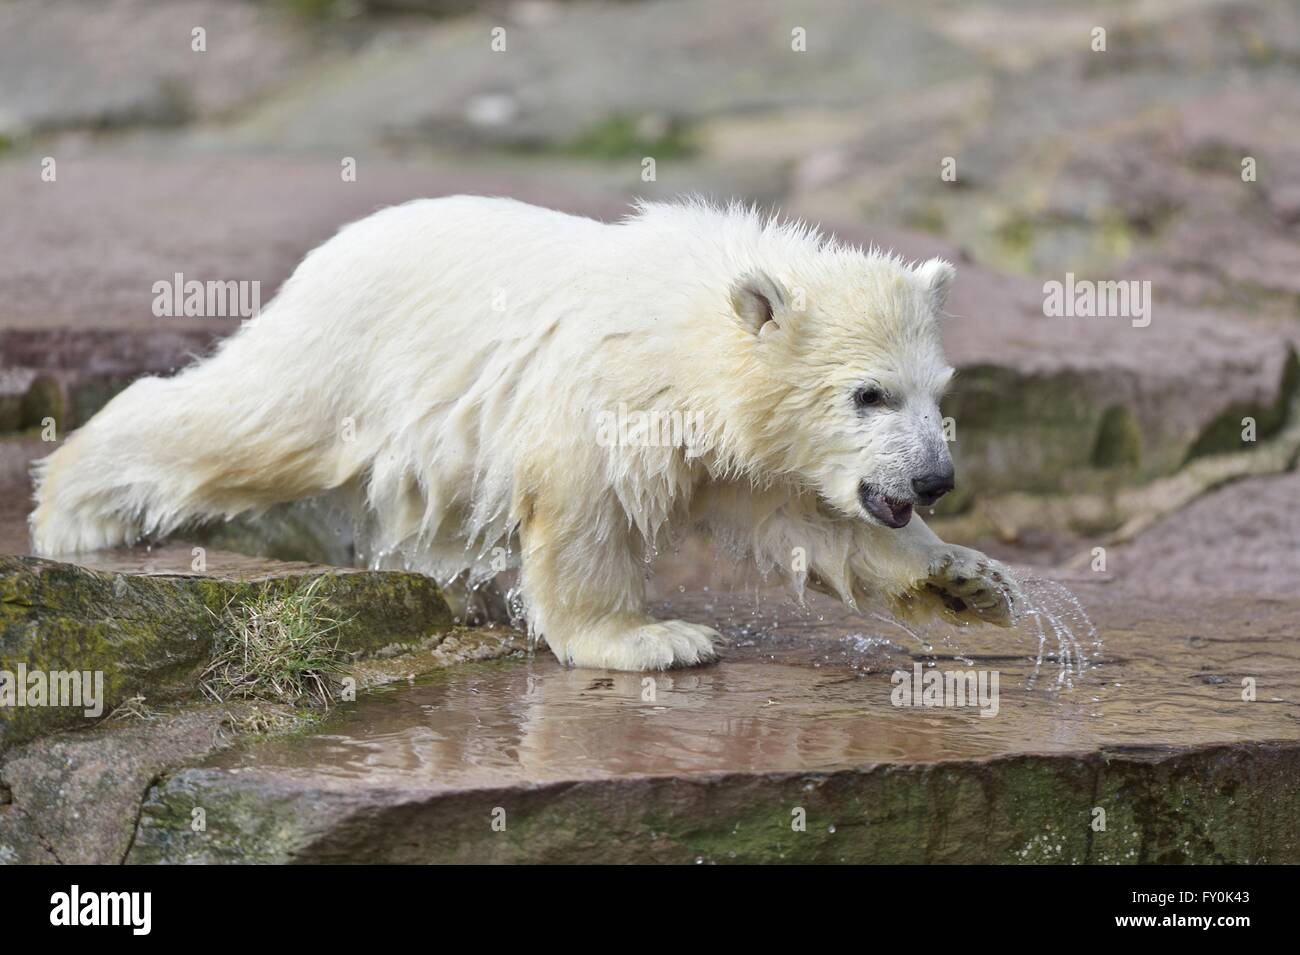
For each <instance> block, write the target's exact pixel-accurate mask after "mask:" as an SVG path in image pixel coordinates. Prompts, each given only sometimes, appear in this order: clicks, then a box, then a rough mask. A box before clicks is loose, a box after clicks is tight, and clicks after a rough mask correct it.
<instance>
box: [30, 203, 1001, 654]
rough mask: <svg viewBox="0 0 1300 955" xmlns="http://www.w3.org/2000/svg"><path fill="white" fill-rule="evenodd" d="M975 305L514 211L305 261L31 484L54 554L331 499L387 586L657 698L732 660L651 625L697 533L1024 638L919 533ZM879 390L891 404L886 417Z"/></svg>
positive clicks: (869, 254) (700, 240) (751, 239)
mask: <svg viewBox="0 0 1300 955" xmlns="http://www.w3.org/2000/svg"><path fill="white" fill-rule="evenodd" d="M952 278H953V270H952V267H951V266H949V265H948V264H947V263H944V262H940V261H938V260H931V261H929V262H926V263H924V264H921V265H918V266H915V267H911V266H908V265H907V264H905V263H904V262H902V261H900V260H899V259H897V258H895V257H892V256H889V255H885V254H882V253H879V252H876V251H864V250H861V249H857V248H851V247H847V246H844V245H841V244H839V243H837V242H835V241H833V240H830V239H828V238H827V237H825V236H823V235H822V234H820V233H819V232H817V231H816V230H814V229H811V228H809V227H807V226H805V225H802V224H800V223H792V222H784V221H780V220H777V219H774V218H770V217H767V216H763V215H760V214H758V213H757V212H755V211H754V210H751V209H747V208H744V207H740V206H731V207H727V208H717V207H714V206H710V205H707V204H704V203H699V202H686V203H678V204H644V205H641V206H639V207H638V208H637V210H636V211H635V213H634V214H633V215H631V216H630V217H629V218H627V219H626V220H624V221H622V222H619V223H615V224H606V223H601V222H597V221H594V220H591V219H585V218H580V217H576V216H570V215H565V214H562V213H559V212H553V211H550V210H547V209H541V208H537V207H534V206H529V205H525V204H523V203H519V202H515V201H512V200H508V199H490V198H482V197H472V196H455V197H449V198H442V199H426V200H419V201H415V202H410V203H407V204H405V205H401V206H395V207H392V208H389V209H385V210H382V211H380V212H378V213H376V214H374V215H372V216H370V217H369V218H366V219H363V220H361V221H360V222H356V223H353V224H351V225H349V226H347V227H345V228H344V229H342V230H341V231H340V232H339V233H338V235H336V236H335V237H334V238H332V239H330V240H329V241H327V242H326V243H324V244H323V245H321V246H320V247H319V248H317V249H315V250H314V251H312V252H311V253H310V254H309V255H308V256H307V257H306V258H305V259H304V260H303V262H302V263H301V264H300V265H299V267H298V268H297V270H296V271H295V272H294V273H293V275H292V277H291V278H290V279H289V280H288V281H287V282H286V283H285V285H284V287H283V288H282V289H281V290H280V292H279V294H278V295H277V297H276V298H275V300H274V301H273V302H271V303H270V304H269V305H268V306H267V308H266V309H265V310H264V311H263V313H262V314H261V315H260V316H259V317H258V318H257V319H256V320H254V321H252V322H250V323H248V324H247V325H246V326H245V327H244V328H243V329H241V330H240V331H239V332H238V333H236V334H235V335H233V336H232V337H230V338H229V339H227V340H226V341H225V342H224V343H223V344H222V345H221V346H220V348H219V349H218V350H217V351H216V353H215V354H213V355H212V356H211V357H209V358H207V359H205V360H202V361H200V362H198V363H196V364H195V365H193V366H191V367H189V368H187V369H185V370H183V371H182V372H181V373H179V374H177V375H176V376H174V377H172V378H144V379H141V380H139V381H137V382H135V383H134V384H133V385H131V387H129V388H128V389H126V390H125V391H124V392H122V393H121V394H119V395H118V396H117V397H116V398H114V399H113V400H112V401H111V402H110V403H109V404H108V405H107V406H106V407H105V408H104V409H103V410H102V411H101V412H100V413H99V414H98V415H96V416H95V417H94V418H93V419H92V420H91V421H90V422H88V423H87V424H86V425H85V426H84V427H83V428H81V429H80V430H79V431H77V432H76V433H74V434H73V435H72V436H71V437H70V439H69V440H68V441H67V442H66V443H65V444H64V445H63V446H62V447H61V448H59V449H58V450H57V451H55V452H54V453H53V454H52V455H50V456H49V457H48V458H46V459H44V460H43V461H41V462H39V464H38V466H37V480H38V490H37V494H36V501H37V506H36V509H35V511H34V513H33V514H32V517H31V527H32V535H33V541H34V545H35V548H36V550H37V552H39V553H42V554H68V553H74V552H78V551H85V550H92V549H98V548H104V547H111V546H115V545H119V544H123V543H130V542H133V541H136V540H139V539H142V538H158V537H162V536H165V535H167V534H169V533H172V532H173V531H175V530H177V529H178V528H180V527H182V526H184V525H186V524H189V523H192V522H197V521H210V520H213V519H223V518H230V517H233V516H235V515H238V514H243V513H246V512H257V511H259V510H263V509H265V508H267V507H268V506H270V505H273V504H276V503H279V502H284V501H291V500H297V499H302V498H309V497H314V496H319V495H321V494H324V493H326V492H330V493H332V494H334V495H335V496H338V497H340V498H342V499H345V500H347V501H349V502H350V505H351V506H352V507H353V508H354V510H355V513H356V514H357V517H358V520H359V521H360V522H361V523H362V525H363V527H364V536H365V540H366V541H367V544H368V548H369V553H370V556H371V558H372V560H373V561H374V562H375V563H376V565H383V566H393V565H400V566H406V567H409V568H412V569H415V570H420V571H423V572H427V573H430V574H433V575H435V576H437V577H438V578H439V579H441V580H443V581H446V580H450V579H452V578H455V577H457V576H461V577H464V576H465V575H467V574H468V575H469V576H471V577H473V578H474V579H476V580H481V579H485V578H487V577H490V576H492V575H493V574H495V573H497V572H499V571H500V570H502V569H503V568H504V567H510V568H518V570H519V572H520V581H519V587H520V594H521V597H522V611H523V613H524V614H525V616H526V617H527V620H528V623H529V626H530V628H531V629H532V630H533V632H534V633H536V634H539V635H540V636H541V637H543V638H545V640H546V642H547V643H548V645H549V646H550V647H551V649H552V650H553V651H554V652H555V654H556V656H557V657H559V659H560V660H561V661H562V662H564V663H567V664H573V665H583V666H604V667H613V668H618V669H632V670H635V669H661V668H665V667H669V666H675V665H689V664H695V663H699V662H703V661H706V660H709V659H711V658H712V657H713V656H714V649H713V648H714V642H715V640H716V638H717V634H716V633H714V632H713V631H712V630H710V629H709V628H707V627H704V626H700V625H698V624H693V623H689V622H685V621H656V620H653V619H651V618H650V617H648V616H647V615H646V614H645V611H644V607H643V604H644V577H645V558H646V555H647V553H648V552H650V551H651V550H652V549H653V548H655V547H656V546H658V545H659V544H662V543H663V542H664V540H665V539H666V537H667V536H668V535H670V534H671V533H673V532H674V530H682V529H686V528H703V529H705V530H707V531H709V532H711V533H712V534H714V535H715V537H717V538H718V539H720V540H721V541H722V542H723V543H724V544H725V545H726V546H728V547H730V548H731V549H732V550H733V551H736V552H738V553H744V554H747V555H748V556H750V557H752V558H753V559H754V560H755V561H756V562H757V563H758V564H759V565H760V566H761V567H762V568H764V569H774V570H777V571H779V572H781V573H784V574H785V575H786V576H788V577H789V578H790V579H791V580H792V582H793V583H794V585H795V586H796V587H802V586H803V584H804V583H805V582H811V583H812V584H813V585H814V586H817V587H819V588H820V589H823V590H826V591H828V592H831V593H834V594H836V595H838V596H839V597H841V598H842V599H844V600H846V601H848V602H850V603H856V602H857V600H858V599H859V597H861V596H862V595H863V594H864V593H866V592H868V591H873V590H874V591H880V592H883V593H886V594H889V595H892V596H894V597H896V598H898V599H899V600H900V601H901V602H903V603H916V602H917V601H919V600H920V599H921V598H922V597H924V596H926V595H932V596H933V595H937V596H938V598H939V599H940V600H941V602H942V603H943V604H944V605H946V606H947V607H949V609H953V610H957V611H961V612H968V613H973V614H975V615H977V616H981V617H983V618H986V619H991V620H994V621H996V622H1005V619H1006V617H1007V615H1008V614H1009V611H1010V596H1009V590H1008V586H1007V585H1006V583H1005V580H1004V578H1003V576H1002V574H1001V570H1000V568H998V567H997V566H996V565H995V564H993V563H992V562H990V561H988V560H987V559H985V558H983V556H982V555H980V554H978V553H976V552H974V551H969V550H966V549H964V548H959V547H953V546H950V545H946V544H944V543H943V542H942V541H940V540H939V539H938V538H937V537H935V536H934V534H933V533H931V532H930V531H929V530H928V529H927V528H926V527H925V526H924V524H923V523H922V521H921V520H920V518H919V517H915V516H913V517H912V519H911V521H910V523H908V524H907V525H906V526H905V527H901V528H897V529H894V528H890V527H886V526H883V525H882V524H881V523H880V522H879V521H877V520H875V519H873V518H872V516H871V515H870V514H869V513H868V512H867V511H866V510H864V507H863V504H862V500H861V493H860V492H861V488H862V486H863V484H864V482H865V483H869V484H870V485H871V486H872V487H875V488H879V489H881V493H885V494H888V495H889V496H890V497H891V498H896V499H899V500H909V499H910V497H911V495H912V489H911V480H912V478H914V477H916V476H917V475H918V474H919V473H920V472H921V471H923V470H924V469H926V468H927V467H931V466H933V464H934V462H935V461H936V460H940V459H946V458H947V449H946V446H945V445H944V443H943V437H942V434H941V431H940V420H939V413H938V404H937V402H938V399H939V396H940V394H941V393H942V391H943V389H944V387H945V386H946V384H947V382H948V378H949V376H950V374H951V370H950V369H949V367H948V365H947V363H946V362H945V361H944V358H943V355H942V351H941V348H940V342H939V325H938V320H937V316H938V314H939V313H940V311H941V310H942V307H943V303H944V299H945V297H946V295H947V291H948V287H949V285H950V283H951V281H952ZM864 384H870V386H871V387H873V388H876V389H878V390H879V392H880V393H881V394H882V395H883V401H882V403H881V404H880V405H879V406H878V407H872V408H863V407H860V406H859V404H858V403H857V402H856V401H855V397H854V396H855V394H857V393H858V392H859V390H860V389H861V388H862V387H863V386H864ZM620 408H623V409H624V410H625V411H630V412H631V413H637V412H642V413H652V412H661V413H662V414H663V415H665V416H671V415H672V414H673V413H676V414H678V415H679V416H680V415H685V414H689V415H691V416H692V417H691V420H692V421H693V422H694V423H695V428H694V434H693V436H692V446H691V447H684V446H683V445H682V443H680V442H676V443H674V442H664V441H659V442H652V441H646V440H643V439H641V438H639V437H638V436H637V435H636V434H631V435H620V436H619V438H618V439H617V440H613V441H611V440H610V438H609V436H608V434H607V433H606V432H602V429H601V425H602V422H608V420H609V416H610V415H616V414H617V413H618V412H619V409H620Z"/></svg>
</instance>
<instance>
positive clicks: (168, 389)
mask: <svg viewBox="0 0 1300 955" xmlns="http://www.w3.org/2000/svg"><path fill="white" fill-rule="evenodd" d="M222 357H223V356H217V358H216V359H215V360H214V361H209V362H208V363H204V364H200V365H198V366H195V367H192V368H190V369H188V370H187V371H185V372H182V373H181V374H180V375H177V376H176V377H174V378H167V379H164V378H142V379H140V380H139V381H137V382H135V383H134V384H133V385H131V386H130V387H129V388H127V389H126V390H125V391H123V392H122V393H121V394H119V395H118V396H117V397H115V398H114V399H113V400H112V401H110V402H109V403H108V405H106V406H105V407H104V409H103V410H102V411H100V412H99V413H98V414H97V415H95V416H94V417H93V418H92V419H91V420H90V421H89V422H87V424H86V425H85V426H84V427H82V428H81V429H80V430H78V431H76V432H74V433H73V434H72V435H71V436H70V437H69V438H68V440H67V441H66V442H65V443H64V444H63V446H62V447H60V448H59V449H58V450H57V451H55V452H54V453H53V454H51V455H49V456H48V457H46V458H44V459H42V460H40V461H38V462H36V464H35V467H34V477H35V480H36V509H35V510H34V511H33V512H32V515H31V518H30V524H31V532H32V545H33V548H34V550H35V552H36V553H37V554H41V555H45V556H54V555H59V554H73V553H78V552H82V551H90V550H99V549H101V548H106V547H116V546H119V545H122V544H132V543H135V542H136V541H138V540H141V539H153V538H159V537H163V536H166V535H167V534H170V533H171V532H172V531H174V530H176V529H177V528H179V527H181V526H183V525H186V524H189V523H193V522H200V521H205V520H212V519H217V518H230V517H233V516H235V515H236V514H240V513H243V512H246V511H250V510H251V511H256V510H260V509H263V508H265V507H267V506H269V505H271V504H275V503H278V502H279V501H283V500H292V499H295V498H298V497H303V496H306V495H308V494H310V493H312V492H314V491H316V490H320V489H322V484H324V483H327V478H326V469H327V468H330V467H331V465H332V464H337V462H331V461H327V460H325V459H327V458H329V457H330V456H329V455H328V453H322V450H321V448H320V444H319V442H318V441H316V440H314V439H313V436H312V428H311V427H310V425H309V424H308V423H307V422H303V421H301V420H293V418H294V416H293V415H292V414H289V413H288V412H289V409H287V408H285V407H283V405H281V404H279V403H277V402H274V401H267V400H266V399H267V397H268V396H267V395H266V394H265V392H264V391H263V392H260V393H257V394H254V392H256V389H245V390H244V391H243V392H242V393H241V392H240V391H239V390H238V383H233V382H231V381H228V380H227V381H223V374H222V372H223V369H222V368H221V367H220V365H221V364H222V363H221V358H222ZM232 385H234V387H232ZM258 397H260V402H259V401H257V398H258Z"/></svg>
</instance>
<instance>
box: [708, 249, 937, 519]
mask: <svg viewBox="0 0 1300 955" xmlns="http://www.w3.org/2000/svg"><path fill="white" fill-rule="evenodd" d="M953 275H954V272H953V267H952V266H951V265H949V264H948V263H947V262H944V261H942V260H940V259H931V260H930V261H928V262H925V263H923V264H921V265H918V266H916V267H908V266H906V265H905V264H904V263H903V262H902V261H901V260H899V259H897V258H894V257H891V256H886V255H882V254H879V253H870V254H864V253H862V252H859V251H857V250H850V249H841V250H835V251H822V253H821V254H820V255H818V256H816V257H815V258H814V259H813V261H812V262H811V263H806V264H805V265H804V267H803V268H802V269H801V268H799V267H798V266H796V267H793V268H792V269H791V270H790V271H789V272H786V273H784V274H780V273H774V272H772V271H768V270H764V269H753V270H749V271H747V272H746V273H745V274H744V275H742V276H741V277H740V278H738V279H737V280H736V281H735V283H734V284H733V285H732V287H731V306H732V309H733V310H734V312H735V318H736V320H737V321H738V322H739V323H740V325H741V327H742V328H743V329H744V330H745V331H746V332H747V333H748V335H747V336H746V338H745V341H747V342H748V344H746V345H744V346H743V347H745V348H746V350H747V351H748V352H749V356H748V357H749V362H748V364H749V373H750V376H751V378H750V380H751V382H753V383H754V384H755V385H758V387H755V388H753V389H752V391H750V394H751V395H753V396H754V397H755V398H757V402H747V403H746V407H747V410H748V413H749V414H750V415H751V416H753V417H754V418H757V417H758V416H759V415H763V416H765V420H762V421H758V420H754V421H751V422H750V426H751V429H752V430H751V431H750V433H751V434H756V435H758V436H759V437H758V440H757V444H758V445H759V447H756V448H755V450H756V451H757V452H758V453H759V454H760V455H761V456H762V457H763V458H764V459H766V462H767V464H768V466H769V467H771V466H775V467H776V468H778V469H779V470H782V471H785V472H786V473H788V474H790V475H791V476H792V477H793V478H794V479H795V480H797V481H799V482H800V483H802V484H804V485H805V486H809V487H811V488H812V489H813V490H815V491H816V492H817V493H818V494H819V495H820V497H821V498H822V499H823V500H824V501H826V502H827V503H828V504H830V505H831V506H832V507H834V508H835V509H836V510H838V511H840V512H841V513H844V514H849V515H857V516H861V517H865V518H866V519H868V520H872V521H875V522H878V523H880V524H882V525H884V526H886V527H891V528H899V527H903V526H905V525H906V524H907V523H908V521H909V520H911V517H912V509H913V507H914V506H916V505H927V504H932V503H934V502H935V501H936V500H938V499H939V498H940V497H941V496H942V495H944V494H945V493H947V492H948V491H950V490H952V488H953V483H954V476H953V465H952V457H951V455H950V454H949V452H948V445H947V441H946V440H945V435H944V429H943V421H942V418H941V416H940V413H939V399H940V397H941V396H942V395H943V392H944V389H945V388H946V386H947V384H948V381H949V379H950V378H951V377H952V373H953V370H952V368H951V367H949V365H948V363H947V361H945V359H944V357H943V351H942V349H941V347H940V343H939V329H938V317H939V314H940V313H941V312H942V311H943V307H944V302H945V301H946V299H947V296H948V289H949V286H950V285H951V283H952V279H953ZM755 379H757V380H755Z"/></svg>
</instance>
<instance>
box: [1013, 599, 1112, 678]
mask: <svg viewBox="0 0 1300 955" xmlns="http://www.w3.org/2000/svg"><path fill="white" fill-rule="evenodd" d="M1016 584H1017V585H1018V586H1019V588H1020V594H1021V600H1020V607H1019V614H1020V619H1021V620H1022V621H1023V625H1024V626H1027V627H1028V628H1029V629H1030V632H1031V633H1032V634H1034V635H1035V636H1037V638H1038V649H1037V652H1036V653H1035V654H1034V656H1033V658H1032V659H1033V670H1032V671H1031V672H1030V674H1029V677H1028V679H1027V680H1026V681H1025V686H1026V687H1027V688H1028V689H1033V688H1034V686H1035V685H1037V683H1038V678H1039V675H1040V674H1041V673H1042V671H1043V663H1044V662H1045V661H1050V660H1052V659H1053V655H1052V652H1051V650H1050V648H1049V644H1048V641H1049V638H1050V639H1051V640H1053V641H1055V644H1056V648H1055V660H1056V663H1057V672H1056V681H1055V685H1056V688H1057V689H1068V690H1072V689H1074V683H1075V680H1077V679H1079V678H1080V677H1082V676H1083V674H1084V673H1086V672H1087V671H1088V669H1089V668H1090V667H1092V666H1095V665H1096V661H1097V659H1098V658H1099V657H1100V656H1101V652H1102V649H1103V647H1102V642H1101V635H1100V634H1099V633H1098V631H1097V628H1096V626H1094V625H1093V622H1092V620H1091V618H1089V616H1088V612H1087V611H1086V610H1084V609H1083V604H1082V603H1080V602H1079V598H1078V597H1076V596H1075V595H1074V593H1073V592H1072V591H1071V590H1070V589H1069V588H1068V587H1066V586H1065V585H1064V584H1062V583H1060V582H1059V581H1055V580H1049V579H1047V578H1045V577H1037V576H1032V575H1026V576H1019V577H1017V578H1016ZM1085 643H1086V644H1087V646H1086V647H1085ZM1090 654H1091V655H1090Z"/></svg>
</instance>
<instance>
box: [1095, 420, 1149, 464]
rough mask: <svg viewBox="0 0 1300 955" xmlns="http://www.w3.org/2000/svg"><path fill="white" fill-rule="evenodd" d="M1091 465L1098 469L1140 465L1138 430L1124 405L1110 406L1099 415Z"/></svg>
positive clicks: (1140, 434)
mask: <svg viewBox="0 0 1300 955" xmlns="http://www.w3.org/2000/svg"><path fill="white" fill-rule="evenodd" d="M1092 463H1093V465H1094V466H1096V467H1099V468H1134V469H1135V468H1137V467H1138V465H1140V464H1141V463H1142V430H1141V429H1140V428H1139V427H1138V422H1137V418H1136V417H1135V416H1134V414H1133V412H1132V411H1130V410H1129V409H1128V408H1126V407H1125V406H1124V405H1111V406H1110V407H1109V408H1107V409H1106V410H1105V411H1104V412H1102V416H1101V423H1100V424H1099V425H1098V426H1097V440H1096V441H1095V442H1094V444H1093V446H1092Z"/></svg>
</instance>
